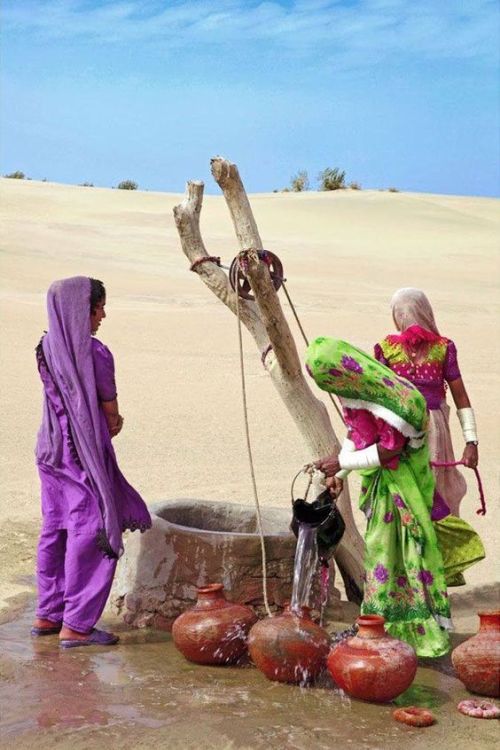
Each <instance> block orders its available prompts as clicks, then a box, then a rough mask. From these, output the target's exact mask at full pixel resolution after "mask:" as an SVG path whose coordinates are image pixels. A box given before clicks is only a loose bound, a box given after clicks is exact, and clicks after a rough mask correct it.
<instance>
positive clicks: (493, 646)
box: [451, 611, 500, 698]
mask: <svg viewBox="0 0 500 750" xmlns="http://www.w3.org/2000/svg"><path fill="white" fill-rule="evenodd" d="M478 615H479V632H478V633H477V634H476V635H473V636H472V638H469V639H468V640H467V641H465V642H464V643H461V644H460V646H457V647H456V649H455V650H454V651H453V653H452V655H451V660H452V662H453V666H454V667H455V670H456V672H457V675H458V678H459V680H461V681H462V682H463V683H464V685H465V687H466V688H467V690H470V691H471V692H472V693H479V695H489V696H491V697H492V698H498V697H499V696H500V611H496V612H478Z"/></svg>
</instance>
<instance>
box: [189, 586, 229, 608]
mask: <svg viewBox="0 0 500 750" xmlns="http://www.w3.org/2000/svg"><path fill="white" fill-rule="evenodd" d="M225 601H226V598H225V596H224V586H223V585H222V583H211V584H209V585H208V586H204V587H203V588H200V589H198V596H197V600H196V609H214V608H217V607H220V606H221V604H222V603H224V602H225Z"/></svg>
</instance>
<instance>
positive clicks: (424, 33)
mask: <svg viewBox="0 0 500 750" xmlns="http://www.w3.org/2000/svg"><path fill="white" fill-rule="evenodd" d="M3 16H4V34H6V35H7V37H8V36H9V35H19V34H23V35H26V34H29V33H31V34H33V35H34V37H35V38H38V39H40V40H42V41H43V40H47V41H49V40H57V39H66V40H86V41H89V42H92V41H95V42H99V43H106V44H110V45H127V44H134V43H140V44H141V45H144V46H145V47H146V46H147V45H148V43H151V44H153V43H154V45H155V47H156V48H157V47H158V46H159V45H161V47H162V48H163V49H165V50H175V49H179V48H190V47H191V48H192V49H193V53H196V54H201V53H202V52H203V49H204V47H205V46H207V45H210V46H212V45H214V44H216V45H221V46H222V47H226V48H230V47H238V48H240V49H248V48H249V47H251V46H252V45H259V44H266V45H268V46H270V47H271V48H273V49H274V48H275V49H276V51H277V53H278V54H279V55H280V56H282V57H283V56H284V57H285V58H286V57H287V56H289V57H292V56H297V55H300V57H301V58H306V59H307V58H308V57H310V58H311V59H313V58H318V57H320V56H323V58H324V59H329V60H330V61H332V62H335V60H337V61H338V62H339V63H341V64H345V65H348V66H351V65H352V66H355V67H358V66H359V67H364V66H366V65H370V64H371V63H373V61H376V60H384V59H385V60H388V59H391V57H394V56H395V55H397V56H398V57H401V56H403V57H407V58H409V59H411V58H416V59H418V61H422V60H434V59H457V58H466V59H470V58H474V59H476V60H478V61H480V62H486V63H490V64H495V62H496V59H497V49H496V46H497V43H496V36H495V34H494V30H495V28H496V27H497V24H498V6H497V3H496V0H467V3H464V2H462V1H461V0H418V2H415V0H297V1H296V2H293V3H288V4H284V3H283V2H278V1H277V0H269V1H268V2H249V1H248V0H177V1H176V2H167V0H101V1H100V2H97V1H94V2H90V0H36V2H35V1H33V0H23V2H19V1H18V0H10V2H9V0H6V2H5V3H4V10H3Z"/></svg>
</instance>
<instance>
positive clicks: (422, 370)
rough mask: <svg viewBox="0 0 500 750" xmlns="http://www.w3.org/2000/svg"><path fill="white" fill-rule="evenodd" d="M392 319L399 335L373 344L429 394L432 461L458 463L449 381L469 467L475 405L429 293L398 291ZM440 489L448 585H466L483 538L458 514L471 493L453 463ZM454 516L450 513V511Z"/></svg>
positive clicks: (473, 462) (439, 475)
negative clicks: (439, 325) (448, 397)
mask: <svg viewBox="0 0 500 750" xmlns="http://www.w3.org/2000/svg"><path fill="white" fill-rule="evenodd" d="M391 310H392V317H393V320H394V323H395V325H396V328H397V329H398V332H399V333H398V334H394V335H389V336H386V337H385V338H384V339H383V340H382V341H381V342H380V343H378V344H376V345H375V358H376V359H377V360H378V361H379V362H382V363H383V364H384V365H387V367H390V369H391V370H392V371H393V372H395V373H396V374H397V375H400V376H402V377H404V378H406V379H407V380H409V381H411V382H412V383H413V385H415V386H416V387H417V388H418V389H419V391H420V392H421V393H422V394H423V396H424V397H425V400H426V402H427V408H428V409H429V414H430V421H429V450H430V457H431V461H434V462H436V463H447V464H452V463H453V462H454V461H455V457H454V454H453V446H452V442H451V434H450V426H449V415H450V408H449V406H448V404H447V403H446V387H447V385H448V387H449V389H450V391H451V395H452V397H453V400H454V402H455V406H456V408H457V416H458V419H459V421H460V424H461V427H462V432H463V436H464V441H465V447H464V451H463V455H462V459H461V460H462V461H463V462H464V465H465V466H468V467H470V468H475V467H477V464H478V440H477V431H476V421H475V417H474V411H473V409H472V407H471V404H470V401H469V397H468V395H467V391H466V389H465V385H464V382H463V380H462V376H461V374H460V369H459V366H458V361H457V350H456V347H455V344H454V343H453V341H451V340H450V339H448V338H446V337H444V336H441V334H440V333H439V330H438V328H437V325H436V321H435V319H434V312H433V310H432V307H431V304H430V302H429V300H428V299H427V296H426V295H425V294H424V292H422V291H421V290H420V289H414V288H412V287H407V288H404V289H399V290H398V291H397V292H396V293H395V294H394V296H393V298H392V300H391ZM433 471H434V476H435V479H436V492H435V496H434V506H433V511H432V520H433V521H435V522H436V530H437V533H438V540H439V543H440V545H441V551H442V553H443V558H444V560H445V567H446V568H447V583H448V585H449V586H459V585H462V584H464V583H465V579H464V577H463V573H462V571H463V570H465V568H467V567H468V566H469V565H471V564H473V563H474V562H477V561H478V560H481V559H482V558H483V557H484V548H483V545H482V543H481V540H480V539H479V537H478V536H477V534H476V533H475V532H474V531H473V529H472V528H471V527H470V526H469V525H468V524H466V523H465V522H464V521H461V520H459V519H458V518H456V517H457V516H459V515H460V513H459V509H460V501H461V500H462V498H463V496H464V495H465V493H466V491H467V484H466V482H465V479H464V477H463V476H462V474H460V472H459V471H458V470H457V469H456V467H454V466H442V467H435V468H434V469H433ZM450 514H451V515H450Z"/></svg>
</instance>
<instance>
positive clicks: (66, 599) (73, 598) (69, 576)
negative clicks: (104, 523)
mask: <svg viewBox="0 0 500 750" xmlns="http://www.w3.org/2000/svg"><path fill="white" fill-rule="evenodd" d="M115 568H116V560H110V559H109V558H107V557H104V555H103V554H102V552H101V551H100V550H99V549H98V547H97V544H96V538H95V534H85V533H83V534H82V533H74V532H72V531H71V530H66V529H54V530H50V529H46V528H43V529H42V532H41V534H40V541H39V543H38V557H37V578H38V608H37V611H36V614H37V617H42V618H43V619H46V620H51V622H56V623H60V622H64V624H65V625H66V626H67V627H69V628H71V629H72V630H76V631H77V632H78V633H90V631H91V630H92V628H93V627H94V625H95V624H96V622H97V621H98V619H99V618H100V616H101V614H102V611H103V609H104V607H105V604H106V600H107V598H108V596H109V592H110V589H111V584H112V583H113V576H114V574H115Z"/></svg>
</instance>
